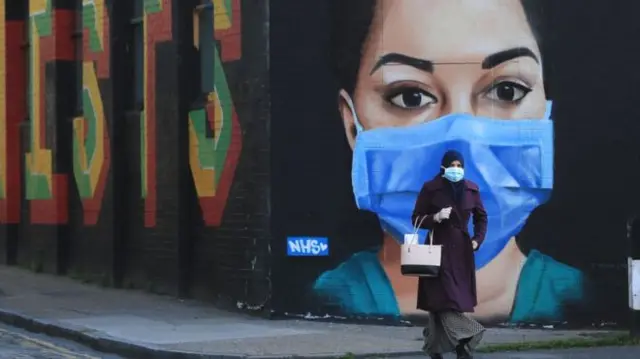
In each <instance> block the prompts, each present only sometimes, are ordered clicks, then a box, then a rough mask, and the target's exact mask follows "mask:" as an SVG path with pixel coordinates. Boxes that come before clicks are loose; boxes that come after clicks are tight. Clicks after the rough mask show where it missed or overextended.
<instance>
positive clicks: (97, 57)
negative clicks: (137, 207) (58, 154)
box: [73, 0, 111, 225]
mask: <svg viewBox="0 0 640 359" xmlns="http://www.w3.org/2000/svg"><path fill="white" fill-rule="evenodd" d="M82 25H83V39H84V41H83V49H82V53H83V60H82V113H83V115H82V116H81V117H77V118H75V119H74V120H73V172H74V175H75V180H76V184H77V187H78V192H79V194H80V198H81V199H82V206H83V211H84V223H85V224H86V225H95V224H96V223H97V222H98V215H99V213H100V208H101V204H102V197H103V195H104V189H105V184H106V179H107V173H108V171H109V165H110V157H111V156H110V149H109V132H108V126H107V119H106V115H105V109H104V105H103V101H102V96H101V94H100V86H99V82H98V81H99V79H107V78H109V75H110V51H109V49H110V42H109V32H110V25H109V14H108V12H107V9H106V6H105V1H104V0H83V2H82Z"/></svg>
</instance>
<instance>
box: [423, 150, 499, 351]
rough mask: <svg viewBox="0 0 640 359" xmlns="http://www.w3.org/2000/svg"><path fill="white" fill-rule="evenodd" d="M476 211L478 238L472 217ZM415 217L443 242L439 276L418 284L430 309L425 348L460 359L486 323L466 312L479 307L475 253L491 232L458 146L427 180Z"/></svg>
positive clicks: (425, 305) (427, 309)
mask: <svg viewBox="0 0 640 359" xmlns="http://www.w3.org/2000/svg"><path fill="white" fill-rule="evenodd" d="M471 215H473V237H471V235H470V234H469V231H468V223H469V217H470V216H471ZM412 220H413V222H414V223H416V220H417V221H418V223H419V222H420V221H421V220H422V224H421V225H420V227H421V228H424V229H428V230H431V231H433V242H434V244H441V245H442V246H443V248H442V262H441V267H440V273H439V275H438V276H437V277H433V278H432V277H422V278H420V280H419V285H418V309H421V310H424V311H428V312H429V314H430V315H429V325H428V326H427V327H426V328H425V329H424V348H423V349H424V351H425V352H426V353H427V354H428V355H430V356H431V358H434V359H438V358H443V356H442V354H443V353H448V352H453V351H455V352H456V354H457V356H458V358H459V359H470V358H472V354H471V353H472V352H473V351H474V349H475V347H476V346H477V345H478V343H479V342H480V340H481V339H482V334H483V333H484V327H483V326H482V325H481V324H480V323H478V322H476V321H475V320H473V319H472V318H470V317H468V316H466V315H465V314H464V313H471V312H473V308H474V307H475V306H476V305H477V298H476V277H475V261H474V256H473V252H474V251H476V250H477V249H478V248H479V247H480V246H481V245H482V241H483V239H484V236H485V233H486V231H487V213H486V211H485V209H484V206H483V205H482V200H481V199H480V193H479V191H478V185H476V184H475V183H473V182H471V181H469V180H465V179H464V159H463V157H462V155H461V154H460V153H459V152H457V151H454V150H450V151H448V152H447V153H445V155H444V157H443V158H442V164H441V170H440V174H439V175H438V176H436V177H435V178H434V179H432V180H430V181H428V182H426V183H425V184H424V185H423V186H422V190H421V191H420V194H419V196H418V199H417V201H416V205H415V209H414V211H413V216H412Z"/></svg>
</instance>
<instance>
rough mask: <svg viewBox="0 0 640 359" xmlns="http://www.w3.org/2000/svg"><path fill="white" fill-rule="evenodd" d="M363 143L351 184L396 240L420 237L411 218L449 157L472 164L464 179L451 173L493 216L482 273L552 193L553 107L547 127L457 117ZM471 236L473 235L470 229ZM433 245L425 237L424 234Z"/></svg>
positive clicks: (363, 135)
mask: <svg viewBox="0 0 640 359" xmlns="http://www.w3.org/2000/svg"><path fill="white" fill-rule="evenodd" d="M353 108H354V107H353V105H352V104H351V109H352V113H353V116H354V119H355V121H356V128H357V130H358V135H357V137H356V143H355V148H354V153H353V168H352V174H351V175H352V184H353V192H354V195H355V200H356V204H357V206H358V208H360V209H363V210H367V211H371V212H374V213H376V214H377V215H378V218H379V219H380V221H381V224H382V226H383V228H384V229H385V230H386V231H387V232H389V233H390V234H391V235H393V236H394V237H395V238H396V239H398V238H403V236H404V234H405V233H411V232H412V231H413V224H412V223H411V214H412V212H413V208H414V206H415V203H416V199H417V197H418V193H419V192H420V189H421V188H422V185H423V184H424V182H426V181H428V180H430V179H432V178H433V177H434V176H436V175H437V174H438V173H439V168H440V167H439V164H440V159H441V158H442V156H443V155H444V153H445V152H446V151H447V150H450V149H452V150H457V151H459V152H460V153H461V154H462V156H463V158H465V172H464V173H460V172H459V171H458V170H455V171H454V170H451V169H447V171H448V172H449V174H447V171H445V176H450V177H451V178H450V180H461V179H462V177H463V176H466V178H467V179H469V180H471V181H473V182H475V183H477V184H478V186H479V187H480V195H481V198H482V200H483V203H484V206H485V209H486V211H487V215H488V221H489V223H488V227H487V234H486V237H485V241H484V243H483V244H482V246H481V247H480V249H479V250H478V251H477V252H476V254H475V256H476V267H477V268H482V267H483V266H485V265H486V264H487V263H489V262H490V261H491V260H493V259H494V258H495V257H496V256H497V255H498V254H499V253H500V251H502V249H503V248H504V247H505V246H506V244H507V242H508V241H509V239H510V238H511V237H513V236H514V235H517V234H518V233H519V232H520V230H521V229H522V227H523V226H524V224H525V223H526V221H527V218H528V217H529V215H530V214H531V212H532V211H533V210H534V209H535V208H536V207H538V206H540V205H541V204H543V203H545V202H546V201H547V200H548V199H549V196H550V194H551V190H552V188H553V122H552V121H551V120H550V112H551V102H548V103H547V111H546V114H545V116H544V118H542V119H537V120H498V119H491V118H486V117H479V116H473V115H470V114H450V115H446V116H443V117H441V118H438V119H436V120H433V121H429V122H426V123H422V124H418V125H413V126H408V127H389V128H376V129H372V130H367V131H363V128H362V126H361V124H360V123H359V121H358V120H357V115H356V113H355V111H354V110H353ZM469 230H470V233H473V226H472V222H470V228H469ZM420 237H421V238H422V239H424V238H425V237H426V231H423V230H421V231H420Z"/></svg>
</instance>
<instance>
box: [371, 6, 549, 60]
mask: <svg viewBox="0 0 640 359" xmlns="http://www.w3.org/2000/svg"><path fill="white" fill-rule="evenodd" d="M510 49H519V50H520V52H521V53H522V54H526V55H527V57H529V58H532V59H538V58H539V57H540V52H539V49H538V46H537V44H536V41H535V38H534V36H533V33H532V32H531V29H530V27H529V24H528V22H527V19H526V16H525V13H524V10H523V8H522V6H521V4H520V1H517V0H508V1H505V0H456V1H450V0H430V1H423V0H396V1H388V0H383V1H382V2H381V6H379V7H378V8H377V13H376V17H375V19H374V21H373V24H372V28H371V36H370V38H369V41H368V42H367V46H366V48H365V53H366V55H367V56H366V59H363V60H364V61H367V60H369V65H370V66H371V67H370V69H372V67H373V66H374V65H373V63H371V62H372V61H377V60H378V59H379V57H381V56H383V55H385V54H389V53H399V54H403V55H408V56H411V57H414V58H418V59H423V60H428V61H429V62H431V63H434V64H446V63H477V64H478V65H483V63H484V64H486V61H485V60H486V59H487V56H489V55H491V54H496V53H500V52H504V51H506V50H510ZM372 57H373V58H372ZM485 68H486V66H485Z"/></svg>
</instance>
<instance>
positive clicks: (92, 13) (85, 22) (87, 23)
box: [82, 3, 106, 52]
mask: <svg viewBox="0 0 640 359" xmlns="http://www.w3.org/2000/svg"><path fill="white" fill-rule="evenodd" d="M105 15H106V14H105ZM96 25H97V24H96V6H95V4H93V3H90V4H84V5H83V6H82V26H83V27H84V28H86V29H87V30H89V48H90V49H91V51H92V52H101V51H102V44H101V42H100V41H101V39H100V35H98V29H97V28H96Z"/></svg>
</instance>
